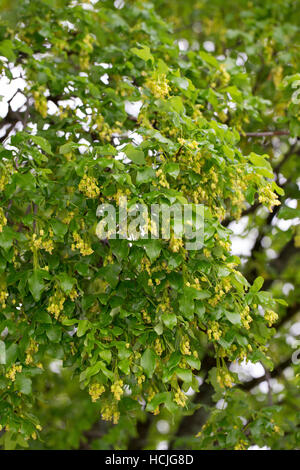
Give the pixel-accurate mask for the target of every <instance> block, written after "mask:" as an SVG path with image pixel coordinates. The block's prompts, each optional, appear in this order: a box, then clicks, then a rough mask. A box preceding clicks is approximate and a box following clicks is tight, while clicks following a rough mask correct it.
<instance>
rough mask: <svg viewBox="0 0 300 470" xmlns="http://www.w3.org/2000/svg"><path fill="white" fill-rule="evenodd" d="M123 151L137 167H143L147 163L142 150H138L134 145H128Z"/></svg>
mask: <svg viewBox="0 0 300 470" xmlns="http://www.w3.org/2000/svg"><path fill="white" fill-rule="evenodd" d="M123 151H124V152H125V153H126V155H127V157H128V158H129V159H130V160H132V161H133V163H136V164H137V165H143V164H144V163H145V156H144V152H143V151H142V150H139V149H137V148H136V147H134V146H133V145H132V144H128V145H126V147H124V149H123Z"/></svg>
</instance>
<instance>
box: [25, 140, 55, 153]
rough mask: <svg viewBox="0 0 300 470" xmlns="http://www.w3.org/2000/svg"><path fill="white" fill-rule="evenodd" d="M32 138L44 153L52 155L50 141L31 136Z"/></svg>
mask: <svg viewBox="0 0 300 470" xmlns="http://www.w3.org/2000/svg"><path fill="white" fill-rule="evenodd" d="M30 138H31V140H32V141H33V142H34V143H35V144H36V145H39V146H40V147H41V149H42V150H44V152H46V153H49V154H50V155H52V151H51V145H50V143H49V142H48V140H46V139H44V137H41V136H39V135H31V136H30Z"/></svg>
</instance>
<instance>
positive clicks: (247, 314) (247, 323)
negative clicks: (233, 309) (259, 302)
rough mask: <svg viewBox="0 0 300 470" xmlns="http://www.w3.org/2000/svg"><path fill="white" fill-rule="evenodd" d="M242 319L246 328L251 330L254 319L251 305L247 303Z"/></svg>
mask: <svg viewBox="0 0 300 470" xmlns="http://www.w3.org/2000/svg"><path fill="white" fill-rule="evenodd" d="M241 319H242V324H243V326H244V327H245V328H246V330H249V328H250V323H251V322H252V321H253V318H252V317H251V315H250V308H249V305H246V307H245V308H244V310H243V311H242V312H241Z"/></svg>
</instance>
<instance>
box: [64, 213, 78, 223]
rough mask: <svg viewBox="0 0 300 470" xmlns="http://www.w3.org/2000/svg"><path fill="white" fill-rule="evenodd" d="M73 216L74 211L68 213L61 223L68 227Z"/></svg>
mask: <svg viewBox="0 0 300 470" xmlns="http://www.w3.org/2000/svg"><path fill="white" fill-rule="evenodd" d="M74 215H75V212H74V211H70V212H68V214H67V215H65V216H64V218H63V219H62V222H63V223H64V224H66V225H69V223H70V222H71V220H72V219H73V217H74Z"/></svg>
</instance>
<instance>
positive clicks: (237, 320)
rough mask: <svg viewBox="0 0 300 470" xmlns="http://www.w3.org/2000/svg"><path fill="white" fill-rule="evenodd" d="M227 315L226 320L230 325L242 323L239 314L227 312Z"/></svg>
mask: <svg viewBox="0 0 300 470" xmlns="http://www.w3.org/2000/svg"><path fill="white" fill-rule="evenodd" d="M225 315H226V318H227V319H228V320H229V321H230V323H233V324H234V325H237V324H239V323H241V315H240V314H239V313H233V312H227V311H226V312H225Z"/></svg>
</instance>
